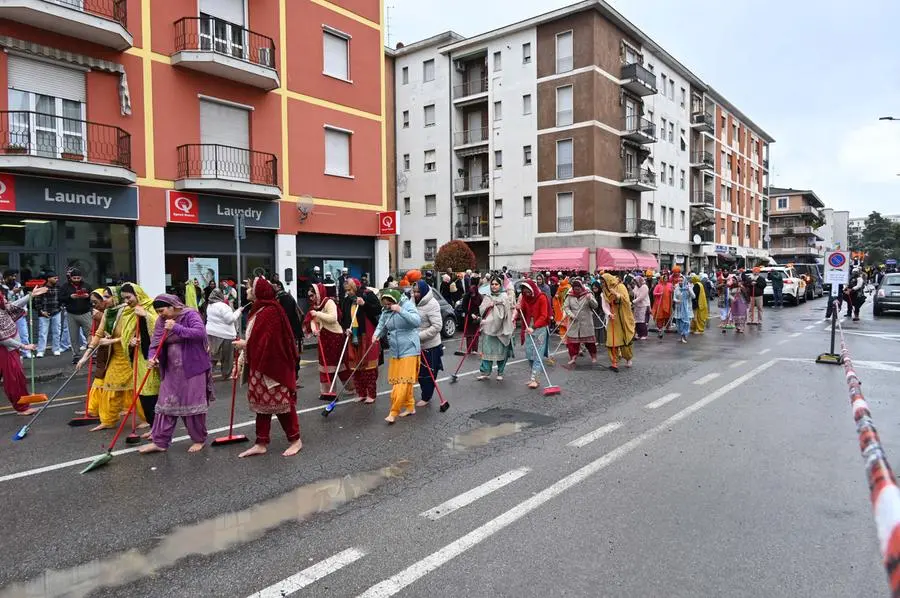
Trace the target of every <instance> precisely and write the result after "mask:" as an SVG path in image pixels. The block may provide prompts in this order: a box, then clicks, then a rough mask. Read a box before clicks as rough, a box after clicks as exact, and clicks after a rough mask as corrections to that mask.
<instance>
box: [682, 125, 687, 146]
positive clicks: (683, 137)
mask: <svg viewBox="0 0 900 598" xmlns="http://www.w3.org/2000/svg"><path fill="white" fill-rule="evenodd" d="M681 151H683V152H685V151H687V131H685V130H684V129H681Z"/></svg>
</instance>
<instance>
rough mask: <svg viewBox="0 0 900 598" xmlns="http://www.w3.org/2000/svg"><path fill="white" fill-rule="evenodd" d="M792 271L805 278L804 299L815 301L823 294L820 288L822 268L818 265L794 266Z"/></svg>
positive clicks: (821, 287)
mask: <svg viewBox="0 0 900 598" xmlns="http://www.w3.org/2000/svg"><path fill="white" fill-rule="evenodd" d="M794 270H796V271H797V274H799V275H800V276H805V277H806V298H807V300H809V299H815V298H817V297H821V296H822V295H824V294H825V289H824V287H823V286H822V266H820V265H819V264H794Z"/></svg>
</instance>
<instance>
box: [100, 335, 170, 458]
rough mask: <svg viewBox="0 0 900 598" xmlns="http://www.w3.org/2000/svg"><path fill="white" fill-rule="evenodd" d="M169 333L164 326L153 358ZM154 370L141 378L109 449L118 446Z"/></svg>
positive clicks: (150, 370)
mask: <svg viewBox="0 0 900 598" xmlns="http://www.w3.org/2000/svg"><path fill="white" fill-rule="evenodd" d="M168 335H169V331H168V330H166V329H165V328H163V335H162V338H161V339H160V340H159V346H157V347H156V352H155V353H154V354H153V358H152V359H153V360H154V361H155V360H156V359H157V358H159V354H160V353H161V352H162V348H163V344H165V342H166V337H167V336H168ZM152 371H153V368H149V367H148V368H147V371H146V372H145V373H144V378H143V380H141V385H140V386H139V387H138V389H137V392H136V393H134V396H133V397H132V399H131V406H130V407H129V408H128V412H127V413H126V414H125V418H124V419H123V420H122V421H121V422H119V428H118V429H117V430H116V434H115V436H113V438H112V441H110V443H109V448H108V449H107V451H109V452H112V450H113V447H114V446H116V442H118V441H119V436H121V435H122V430H124V429H125V424H126V423H127V422H128V416H129V415H131V413H132V412H133V411H134V408H135V407H136V406H137V400H138V396H140V394H141V391H142V390H144V384H145V383H146V382H147V378H149V377H150V372H152Z"/></svg>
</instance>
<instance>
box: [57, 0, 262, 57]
mask: <svg viewBox="0 0 900 598" xmlns="http://www.w3.org/2000/svg"><path fill="white" fill-rule="evenodd" d="M57 4H58V3H57ZM83 4H84V2H80V3H79V6H78V9H79V10H84V6H83ZM205 4H207V5H208V4H209V3H208V2H206V3H205ZM204 8H208V6H206V7H204V6H203V4H201V10H200V36H199V37H200V49H201V50H212V51H213V52H217V53H219V54H225V55H231V56H233V57H234V58H240V59H241V60H246V59H247V54H246V51H245V49H244V32H243V30H242V28H241V26H240V25H238V24H237V23H240V24H241V25H243V20H244V15H243V8H242V7H241V8H238V9H237V10H238V11H239V12H237V11H236V12H237V14H235V15H229V14H227V11H228V9H225V11H226V12H223V13H220V14H224V15H225V17H226V18H218V17H215V16H213V15H211V14H209V13H206V12H203V9H204ZM229 19H230V20H229ZM230 21H234V23H232V22H230ZM266 60H267V61H270V60H271V57H269V58H267V59H266Z"/></svg>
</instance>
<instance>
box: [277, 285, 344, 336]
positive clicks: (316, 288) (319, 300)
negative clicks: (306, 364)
mask: <svg viewBox="0 0 900 598" xmlns="http://www.w3.org/2000/svg"><path fill="white" fill-rule="evenodd" d="M266 282H268V281H266ZM269 286H271V285H269ZM309 288H310V290H311V291H312V292H313V297H314V299H313V302H311V303H310V306H309V311H307V312H306V316H304V317H303V330H304V331H306V333H307V334H312V333H313V328H312V325H313V321H314V320H315V319H316V318H315V316H313V315H312V312H314V311H322V308H323V307H325V303H326V302H327V301H328V300H329V299H330V297H329V296H328V291H327V290H326V289H325V285H324V284H322V283H321V282H316V283H313V285H312V286H310V287H309Z"/></svg>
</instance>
